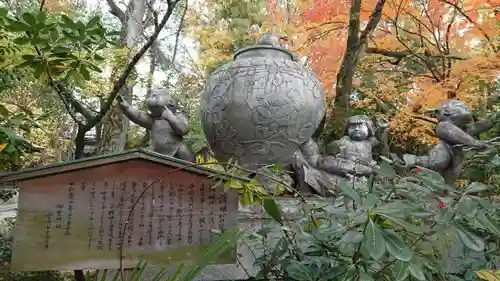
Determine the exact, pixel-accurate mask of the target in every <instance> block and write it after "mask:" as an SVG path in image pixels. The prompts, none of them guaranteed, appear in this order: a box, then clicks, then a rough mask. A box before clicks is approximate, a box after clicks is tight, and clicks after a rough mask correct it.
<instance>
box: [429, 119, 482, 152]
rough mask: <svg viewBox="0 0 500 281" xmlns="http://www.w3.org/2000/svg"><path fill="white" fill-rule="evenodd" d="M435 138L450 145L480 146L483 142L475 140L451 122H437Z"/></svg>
mask: <svg viewBox="0 0 500 281" xmlns="http://www.w3.org/2000/svg"><path fill="white" fill-rule="evenodd" d="M436 136H437V137H438V138H440V139H442V140H444V141H445V142H447V143H449V144H451V145H457V144H459V145H467V146H482V145H483V142H482V141H480V140H477V139H475V138H474V137H472V136H471V135H469V134H468V133H466V132H464V131H463V130H462V129H460V128H459V127H457V126H455V124H453V123H451V122H447V121H445V122H439V124H438V125H437V127H436Z"/></svg>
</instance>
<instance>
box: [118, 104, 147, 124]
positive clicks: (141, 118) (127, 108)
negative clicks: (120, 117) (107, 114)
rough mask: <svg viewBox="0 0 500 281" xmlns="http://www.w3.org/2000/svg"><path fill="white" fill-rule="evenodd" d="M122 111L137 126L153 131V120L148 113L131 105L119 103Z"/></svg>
mask: <svg viewBox="0 0 500 281" xmlns="http://www.w3.org/2000/svg"><path fill="white" fill-rule="evenodd" d="M119 106H120V109H121V111H122V112H123V114H124V115H125V116H126V117H127V118H128V119H129V120H130V121H132V122H134V123H135V124H137V125H139V126H141V127H144V128H146V129H151V127H152V125H153V118H151V116H150V115H149V114H147V113H146V112H144V111H142V110H139V109H137V108H135V107H133V106H132V105H130V104H129V103H127V102H125V101H122V102H120V103H119Z"/></svg>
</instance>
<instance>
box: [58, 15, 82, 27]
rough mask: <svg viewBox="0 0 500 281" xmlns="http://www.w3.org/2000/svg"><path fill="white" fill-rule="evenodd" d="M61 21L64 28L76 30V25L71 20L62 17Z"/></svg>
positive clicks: (64, 16)
mask: <svg viewBox="0 0 500 281" xmlns="http://www.w3.org/2000/svg"><path fill="white" fill-rule="evenodd" d="M61 19H62V22H63V25H64V26H65V27H68V28H71V29H73V30H76V29H77V28H78V26H77V25H76V23H75V22H74V21H73V20H72V19H70V18H69V17H68V16H66V15H62V16H61Z"/></svg>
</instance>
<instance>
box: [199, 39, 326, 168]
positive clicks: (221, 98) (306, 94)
mask: <svg viewBox="0 0 500 281" xmlns="http://www.w3.org/2000/svg"><path fill="white" fill-rule="evenodd" d="M293 58H294V57H293V54H292V53H290V52H289V51H287V50H285V49H283V48H279V47H271V46H266V45H255V46H252V47H247V48H245V49H243V50H241V51H240V52H239V53H237V55H236V56H235V61H233V62H230V63H228V64H225V65H224V66H222V67H220V68H219V69H217V70H216V71H215V72H214V73H213V74H212V75H211V77H210V78H209V79H208V81H207V84H206V87H205V90H204V92H203V94H202V99H201V102H200V107H201V114H202V120H201V121H202V124H203V130H204V133H205V135H206V137H207V140H208V143H209V145H210V148H211V149H212V150H213V151H214V153H215V156H216V158H217V159H218V160H219V161H224V162H225V161H227V160H229V159H230V158H231V157H233V159H236V160H238V163H244V164H274V163H288V162H289V161H290V158H291V156H292V154H293V152H294V151H295V150H296V149H297V148H298V147H299V146H300V145H301V144H302V143H304V142H305V141H307V140H308V139H309V138H310V137H311V136H312V135H313V133H314V132H315V130H316V129H317V128H318V126H319V124H320V122H321V120H322V118H323V116H324V114H325V98H324V95H323V90H322V87H321V85H320V82H319V80H318V79H317V77H316V76H315V74H314V73H313V72H312V71H311V70H310V69H308V68H307V67H304V66H302V65H300V64H298V63H297V62H295V61H294V60H293Z"/></svg>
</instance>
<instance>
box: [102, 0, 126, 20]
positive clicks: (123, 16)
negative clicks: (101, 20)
mask: <svg viewBox="0 0 500 281" xmlns="http://www.w3.org/2000/svg"><path fill="white" fill-rule="evenodd" d="M106 2H108V6H109V8H110V9H111V14H112V15H113V16H115V17H117V18H118V19H119V20H120V22H121V23H122V24H125V23H126V22H127V15H126V14H125V13H124V12H123V11H122V10H121V9H120V7H118V5H117V4H116V3H115V1H114V0H106Z"/></svg>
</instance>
